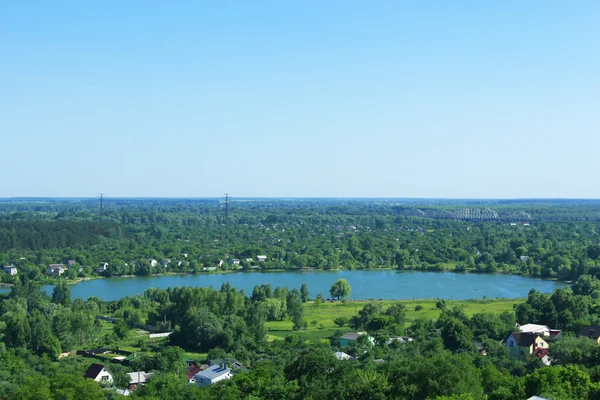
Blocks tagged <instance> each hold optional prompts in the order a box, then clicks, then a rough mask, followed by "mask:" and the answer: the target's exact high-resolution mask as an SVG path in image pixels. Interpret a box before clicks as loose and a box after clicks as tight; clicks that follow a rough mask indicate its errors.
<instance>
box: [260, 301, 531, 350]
mask: <svg viewBox="0 0 600 400" xmlns="http://www.w3.org/2000/svg"><path fill="white" fill-rule="evenodd" d="M398 302H400V303H402V304H404V305H405V306H406V311H407V312H406V317H407V321H408V323H410V322H411V321H413V320H415V319H416V318H418V317H425V318H430V319H437V318H438V317H439V315H440V310H439V309H437V308H436V307H435V305H436V303H437V300H402V301H397V300H388V301H385V300H383V301H378V303H380V304H382V305H383V307H384V309H385V308H387V307H389V306H390V305H392V304H395V303H398ZM521 302H523V299H494V300H456V301H452V300H446V304H447V306H448V307H454V306H462V307H463V308H464V310H465V313H466V314H467V315H468V316H472V315H473V314H476V313H480V312H493V313H501V312H502V311H510V310H512V309H513V304H518V303H521ZM367 303H368V301H353V302H346V303H343V302H339V303H322V304H317V303H315V302H309V303H306V304H305V305H304V308H305V319H306V322H307V323H308V328H307V329H305V330H301V331H293V330H292V326H293V324H292V322H291V321H290V320H284V321H271V322H267V323H266V324H265V325H266V327H267V330H268V339H269V340H278V339H282V338H285V337H286V336H289V335H295V336H298V337H300V338H302V339H304V340H311V339H324V338H328V337H330V336H331V335H333V333H335V331H337V330H340V329H341V330H346V331H349V330H350V328H349V327H347V326H345V327H343V328H340V327H338V326H337V325H336V324H335V323H334V322H333V320H334V319H335V318H338V317H346V318H350V317H352V316H354V315H356V314H357V313H358V311H360V309H361V308H363V307H364V305H365V304H367ZM417 305H420V306H421V307H422V309H421V310H419V311H416V310H415V307H416V306H417Z"/></svg>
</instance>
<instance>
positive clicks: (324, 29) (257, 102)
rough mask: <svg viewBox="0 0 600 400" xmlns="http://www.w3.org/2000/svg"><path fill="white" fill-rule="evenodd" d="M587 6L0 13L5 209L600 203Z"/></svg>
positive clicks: (266, 5) (597, 64)
mask: <svg viewBox="0 0 600 400" xmlns="http://www.w3.org/2000/svg"><path fill="white" fill-rule="evenodd" d="M599 21H600V1H597V0H593V1H580V0H578V1H566V0H565V1H550V0H543V1H533V0H527V1H523V0H518V1H504V0H503V1H480V0H473V1H441V0H440V1H408V0H407V1H383V0H381V1H366V0H365V1H360V2H359V1H349V0H342V1H332V0H325V1H323V0H315V1H308V0H306V1H282V0H277V1H258V0H256V1H246V0H243V1H242V0H240V1H233V2H232V1H222V0H219V1H189V2H184V1H149V0H143V1H112V0H109V1H105V0H102V1H91V0H90V1H79V0H77V1H68V2H67V1H27V0H23V1H3V2H0V149H1V152H2V164H1V168H0V197H11V196H85V197H88V196H89V197H94V196H97V195H98V194H99V193H100V192H104V193H105V195H106V196H109V197H111V196H112V197H116V196H162V197H180V196H186V197H203V196H210V197H212V196H221V195H222V194H223V193H225V192H229V193H232V195H233V196H297V197H317V196H319V197H462V198H464V197H487V198H514V197H519V198H521V197H571V198H573V197H581V198H600V185H599V184H598V173H599V172H600V22H599Z"/></svg>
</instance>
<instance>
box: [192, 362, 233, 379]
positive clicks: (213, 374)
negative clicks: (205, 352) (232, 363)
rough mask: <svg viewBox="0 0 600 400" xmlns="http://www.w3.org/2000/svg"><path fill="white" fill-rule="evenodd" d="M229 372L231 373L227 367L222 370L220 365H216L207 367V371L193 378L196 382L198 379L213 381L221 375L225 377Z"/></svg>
mask: <svg viewBox="0 0 600 400" xmlns="http://www.w3.org/2000/svg"><path fill="white" fill-rule="evenodd" d="M229 372H231V369H230V368H227V367H225V368H222V367H221V365H219V364H216V365H212V366H210V367H208V368H207V369H205V370H204V371H202V372H199V373H197V374H196V376H195V378H196V380H199V378H207V379H210V380H211V381H213V380H215V379H216V378H218V377H220V376H221V375H225V374H227V373H229Z"/></svg>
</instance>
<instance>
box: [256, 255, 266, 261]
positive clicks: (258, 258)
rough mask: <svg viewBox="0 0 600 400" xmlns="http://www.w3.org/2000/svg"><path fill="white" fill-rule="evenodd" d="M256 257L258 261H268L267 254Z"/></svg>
mask: <svg viewBox="0 0 600 400" xmlns="http://www.w3.org/2000/svg"><path fill="white" fill-rule="evenodd" d="M256 259H257V260H258V262H265V261H267V256H256Z"/></svg>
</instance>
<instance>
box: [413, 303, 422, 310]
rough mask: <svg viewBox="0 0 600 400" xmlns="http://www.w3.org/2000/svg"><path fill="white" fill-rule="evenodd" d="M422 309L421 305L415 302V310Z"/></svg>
mask: <svg viewBox="0 0 600 400" xmlns="http://www.w3.org/2000/svg"><path fill="white" fill-rule="evenodd" d="M422 309H423V306H422V305H420V304H417V305H416V306H415V311H421V310H422Z"/></svg>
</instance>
